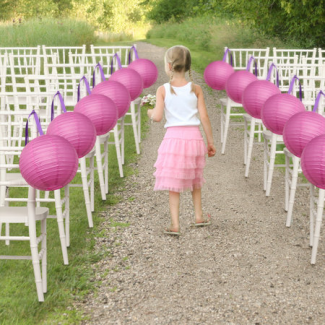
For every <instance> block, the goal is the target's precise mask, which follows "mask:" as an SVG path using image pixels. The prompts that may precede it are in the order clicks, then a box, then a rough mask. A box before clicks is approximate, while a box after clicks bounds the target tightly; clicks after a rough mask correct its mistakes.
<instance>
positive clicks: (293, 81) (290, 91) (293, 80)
mask: <svg viewBox="0 0 325 325" xmlns="http://www.w3.org/2000/svg"><path fill="white" fill-rule="evenodd" d="M296 80H298V81H299V99H300V101H301V102H302V91H301V83H300V80H299V78H298V77H297V76H296V75H294V76H293V78H292V79H291V81H290V86H289V90H288V94H290V95H292V91H293V86H294V84H295V81H296Z"/></svg>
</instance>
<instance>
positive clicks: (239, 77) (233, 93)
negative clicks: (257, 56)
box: [226, 56, 257, 104]
mask: <svg viewBox="0 0 325 325" xmlns="http://www.w3.org/2000/svg"><path fill="white" fill-rule="evenodd" d="M253 59H254V57H253V56H252V57H251V58H250V59H249V60H248V63H247V68H246V70H240V71H235V72H234V73H233V74H231V75H230V77H229V78H228V79H227V82H226V92H227V95H228V97H229V98H230V99H231V100H233V101H234V102H236V103H239V104H241V103H242V96H243V91H244V89H245V88H246V87H247V86H248V85H249V84H250V83H252V82H253V81H256V80H257V66H256V62H255V75H254V74H252V73H251V72H250V71H249V70H250V66H251V63H252V60H253Z"/></svg>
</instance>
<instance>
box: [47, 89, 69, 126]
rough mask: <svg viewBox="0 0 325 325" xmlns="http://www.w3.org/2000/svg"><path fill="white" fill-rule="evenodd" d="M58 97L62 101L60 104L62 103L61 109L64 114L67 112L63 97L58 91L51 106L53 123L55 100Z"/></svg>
mask: <svg viewBox="0 0 325 325" xmlns="http://www.w3.org/2000/svg"><path fill="white" fill-rule="evenodd" d="M56 96H58V97H59V99H60V103H61V109H62V111H63V112H64V113H66V112H67V110H66V108H65V105H64V100H63V97H62V95H61V93H60V92H59V91H57V93H56V94H55V95H54V97H53V99H52V106H51V121H53V119H54V100H55V97H56Z"/></svg>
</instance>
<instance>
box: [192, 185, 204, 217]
mask: <svg viewBox="0 0 325 325" xmlns="http://www.w3.org/2000/svg"><path fill="white" fill-rule="evenodd" d="M192 199H193V205H194V213H195V222H196V223H200V222H203V212H202V201H201V189H200V188H196V189H194V190H193V192H192Z"/></svg>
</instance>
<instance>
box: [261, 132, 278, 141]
mask: <svg viewBox="0 0 325 325" xmlns="http://www.w3.org/2000/svg"><path fill="white" fill-rule="evenodd" d="M272 135H273V133H272V132H271V131H270V130H265V131H263V136H264V138H266V139H267V140H270V139H271V138H272ZM276 141H277V142H283V136H282V135H280V134H276Z"/></svg>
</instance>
